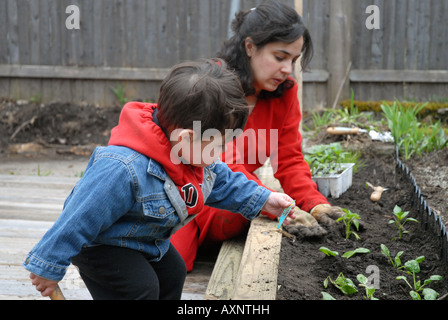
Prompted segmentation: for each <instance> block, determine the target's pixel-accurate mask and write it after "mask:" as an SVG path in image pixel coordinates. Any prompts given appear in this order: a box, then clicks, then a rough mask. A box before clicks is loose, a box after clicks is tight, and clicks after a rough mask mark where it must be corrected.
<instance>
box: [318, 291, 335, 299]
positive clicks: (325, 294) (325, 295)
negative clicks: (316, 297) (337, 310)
mask: <svg viewBox="0 0 448 320" xmlns="http://www.w3.org/2000/svg"><path fill="white" fill-rule="evenodd" d="M321 293H322V300H336V299H335V298H333V296H332V295H331V294H329V293H326V292H321Z"/></svg>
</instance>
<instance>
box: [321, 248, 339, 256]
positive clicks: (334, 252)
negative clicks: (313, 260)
mask: <svg viewBox="0 0 448 320" xmlns="http://www.w3.org/2000/svg"><path fill="white" fill-rule="evenodd" d="M319 251H321V252H323V253H325V254H326V255H327V256H328V257H330V256H331V257H336V256H338V255H339V252H337V251H333V250H330V249H328V248H326V247H320V248H319Z"/></svg>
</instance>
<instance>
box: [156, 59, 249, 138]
mask: <svg viewBox="0 0 448 320" xmlns="http://www.w3.org/2000/svg"><path fill="white" fill-rule="evenodd" d="M158 109H159V113H158V115H157V117H158V119H159V123H160V125H161V127H162V128H164V129H166V130H170V131H171V130H174V129H177V128H185V129H193V122H194V121H200V123H201V131H202V132H201V134H202V133H204V131H205V130H207V129H217V130H219V131H220V132H222V133H224V132H225V130H226V129H243V128H244V127H245V125H246V122H247V118H248V116H249V108H248V106H247V102H246V99H245V96H244V91H243V89H242V87H241V83H240V80H239V77H238V75H236V74H235V73H234V72H232V71H230V69H229V68H227V65H226V63H225V61H223V60H219V59H208V60H199V61H189V62H184V63H180V64H178V65H176V66H174V67H173V68H172V69H171V71H170V73H169V75H168V76H167V77H166V78H165V79H164V80H163V82H162V84H161V86H160V92H159V99H158Z"/></svg>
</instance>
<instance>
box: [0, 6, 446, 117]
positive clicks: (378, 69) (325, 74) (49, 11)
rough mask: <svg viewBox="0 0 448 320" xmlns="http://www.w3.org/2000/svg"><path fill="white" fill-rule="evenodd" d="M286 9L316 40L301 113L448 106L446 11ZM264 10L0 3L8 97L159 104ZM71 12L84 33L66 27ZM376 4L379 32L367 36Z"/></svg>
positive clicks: (0, 77)
mask: <svg viewBox="0 0 448 320" xmlns="http://www.w3.org/2000/svg"><path fill="white" fill-rule="evenodd" d="M282 1H283V2H284V3H287V4H289V5H291V6H295V7H296V8H297V10H298V11H299V12H301V13H302V15H303V17H304V20H305V23H306V24H307V26H308V27H309V29H310V31H311V34H312V37H313V41H314V49H315V55H314V59H313V62H312V65H311V67H312V72H311V73H304V74H303V75H301V77H302V79H303V82H304V86H303V107H304V109H305V110H311V109H313V108H316V107H332V106H333V105H334V102H335V101H338V100H341V99H345V98H348V97H349V95H350V89H353V90H354V92H355V98H356V99H359V100H382V99H387V100H391V99H395V98H398V99H414V100H427V99H447V98H448V90H447V89H448V72H447V69H448V58H447V54H446V52H448V40H447V39H448V38H447V34H448V23H447V21H448V1H446V0H432V1H430V0H420V1H419V0H282ZM261 2H262V0H94V1H91V0H1V1H0V30H2V32H0V97H8V98H12V99H39V100H40V101H42V102H50V101H72V102H75V103H80V102H86V103H89V104H96V105H100V106H110V105H112V104H118V103H119V101H118V99H117V97H116V96H115V95H114V93H113V91H112V88H120V87H122V88H123V92H124V97H125V98H126V99H143V100H146V99H151V100H155V99H157V92H158V86H159V84H160V81H161V79H163V77H164V76H165V75H166V73H167V70H168V68H169V67H171V66H172V65H174V64H176V63H178V62H180V61H183V60H187V59H197V58H201V57H213V56H214V54H215V52H216V51H217V50H218V49H219V47H220V45H221V43H222V42H223V41H224V40H225V39H226V38H227V37H228V36H229V21H230V19H231V18H232V17H233V16H234V13H235V12H236V11H237V10H239V9H243V8H244V9H248V8H252V7H255V6H256V5H257V4H259V3H261ZM72 5H74V6H76V7H77V8H79V21H80V25H79V29H69V28H67V25H66V22H67V20H70V18H71V17H73V13H74V11H70V10H67V9H68V7H69V6H72ZM371 5H373V6H375V7H374V8H377V9H378V12H379V15H378V17H379V28H378V29H369V28H368V27H367V26H366V21H367V20H368V19H369V18H371V17H373V16H372V14H373V13H366V9H367V8H368V7H369V6H371ZM369 21H371V20H369ZM69 22H70V21H69ZM72 22H73V21H72Z"/></svg>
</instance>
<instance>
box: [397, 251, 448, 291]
mask: <svg viewBox="0 0 448 320" xmlns="http://www.w3.org/2000/svg"><path fill="white" fill-rule="evenodd" d="M424 259H425V257H424V256H421V257H418V258H417V259H415V260H409V261H407V262H406V263H405V264H404V266H405V268H406V270H407V271H408V272H409V274H412V279H413V285H411V284H410V283H409V282H408V280H407V278H406V277H405V276H399V277H397V278H396V279H397V280H403V281H404V282H406V284H407V285H408V286H409V287H410V288H411V291H410V292H409V294H410V295H411V297H412V299H413V300H421V297H420V294H419V292H422V294H423V297H424V299H425V300H435V299H436V298H437V296H438V295H439V293H438V292H437V291H435V290H433V289H430V288H425V287H426V286H427V285H428V284H430V283H431V282H433V281H440V280H442V276H439V275H432V276H430V277H429V278H428V279H426V280H425V281H424V282H423V284H422V283H421V281H420V280H418V281H416V276H415V275H416V274H418V273H420V263H421V262H422V261H423V260H424Z"/></svg>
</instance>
